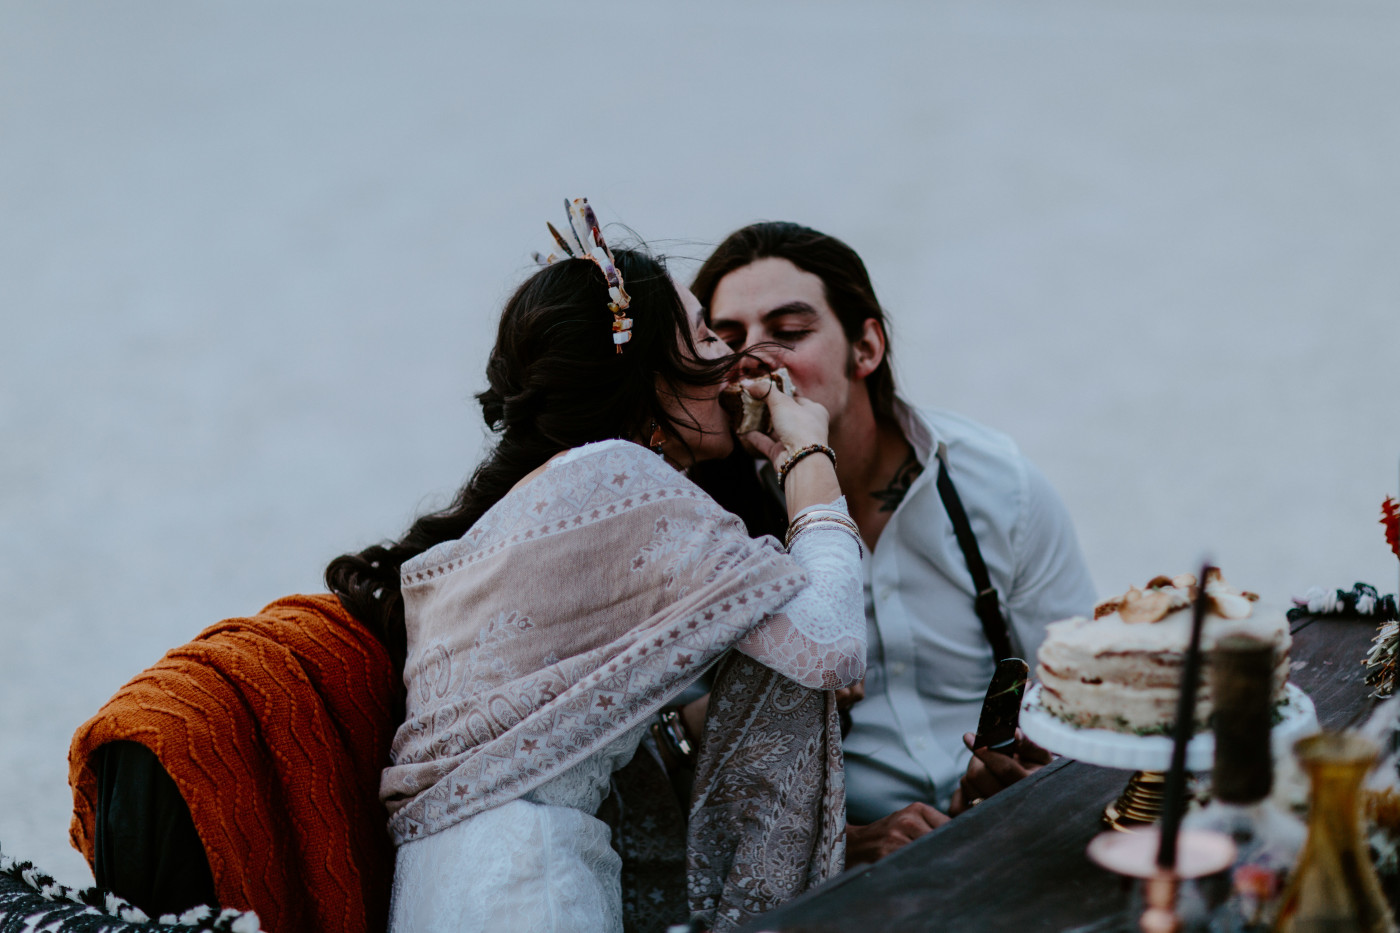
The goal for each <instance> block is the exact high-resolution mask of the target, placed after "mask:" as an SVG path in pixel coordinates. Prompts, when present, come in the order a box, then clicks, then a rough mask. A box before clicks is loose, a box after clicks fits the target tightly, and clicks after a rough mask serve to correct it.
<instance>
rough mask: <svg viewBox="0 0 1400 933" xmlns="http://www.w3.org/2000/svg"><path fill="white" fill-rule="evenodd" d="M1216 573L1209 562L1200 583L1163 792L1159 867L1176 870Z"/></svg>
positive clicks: (1197, 585) (1203, 567)
mask: <svg viewBox="0 0 1400 933" xmlns="http://www.w3.org/2000/svg"><path fill="white" fill-rule="evenodd" d="M1211 570H1212V567H1211V563H1210V561H1209V560H1206V561H1204V562H1203V563H1202V566H1201V575H1200V577H1199V578H1198V579H1197V580H1196V601H1195V603H1194V604H1193V605H1192V608H1191V642H1190V644H1189V645H1188V646H1187V648H1186V663H1185V664H1183V665H1182V666H1181V695H1180V696H1179V697H1177V702H1176V728H1175V729H1174V730H1173V732H1172V766H1171V769H1170V770H1169V771H1167V781H1166V786H1165V787H1164V788H1163V798H1164V799H1163V801H1162V835H1161V838H1160V841H1159V842H1158V844H1157V867H1159V868H1165V869H1168V870H1174V869H1175V868H1176V837H1177V835H1178V833H1179V832H1180V830H1181V818H1182V816H1184V815H1185V812H1186V746H1187V745H1188V744H1190V742H1191V734H1192V733H1193V732H1194V731H1195V729H1196V693H1197V691H1198V690H1199V689H1200V686H1201V628H1202V626H1203V625H1204V624H1205V620H1206V604H1207V602H1208V600H1207V599H1206V575H1207V574H1209V573H1210V571H1211Z"/></svg>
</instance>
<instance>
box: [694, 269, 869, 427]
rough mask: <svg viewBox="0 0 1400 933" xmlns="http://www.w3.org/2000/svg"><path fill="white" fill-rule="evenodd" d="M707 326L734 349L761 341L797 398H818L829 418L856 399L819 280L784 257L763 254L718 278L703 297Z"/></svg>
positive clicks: (848, 350)
mask: <svg viewBox="0 0 1400 933" xmlns="http://www.w3.org/2000/svg"><path fill="white" fill-rule="evenodd" d="M710 326H711V327H712V328H713V329H714V332H715V333H717V334H719V336H720V339H722V340H723V341H724V342H725V343H727V344H729V346H730V347H732V348H733V349H735V350H740V349H744V348H746V347H754V346H756V345H757V344H761V343H765V342H770V341H771V342H774V343H777V344H781V346H780V347H776V348H771V349H760V350H758V351H756V352H757V353H758V354H759V356H760V357H761V358H762V359H763V360H764V361H765V362H766V363H768V364H769V365H770V366H771V367H772V368H773V369H777V368H779V367H787V370H788V372H789V373H790V374H791V375H792V381H793V384H794V386H795V387H796V389H797V392H798V394H799V395H804V396H806V397H807V398H810V399H812V400H813V401H817V402H820V403H821V404H822V405H823V406H825V407H826V410H827V412H829V413H830V415H831V419H832V421H833V422H836V421H839V420H840V418H841V416H842V415H843V414H844V413H845V412H846V409H847V406H848V405H850V404H851V400H852V395H853V394H857V395H859V396H860V398H861V399H862V400H863V399H864V398H865V395H864V392H863V391H853V390H856V388H857V387H862V386H863V384H862V383H861V382H860V380H861V379H863V378H864V377H865V373H860V374H859V375H857V369H856V367H855V365H854V360H853V354H852V347H851V344H850V343H849V342H847V340H846V334H845V332H844V331H843V330H842V329H841V322H840V320H838V319H837V317H836V312H834V311H832V310H831V306H830V305H828V304H827V302H826V288H825V286H823V285H822V280H821V279H820V278H818V277H817V276H815V275H813V274H812V273H810V272H804V271H802V270H801V269H799V268H797V267H796V266H794V265H793V264H792V263H790V262H788V261H787V260H786V259H777V258H773V257H767V258H764V259H759V260H757V261H755V262H753V263H750V264H749V265H747V266H742V267H740V268H738V269H735V270H734V271H733V272H731V273H729V274H728V275H726V276H725V277H724V278H722V279H720V280H719V285H718V286H716V287H715V292H714V295H713V296H712V297H711V299H710Z"/></svg>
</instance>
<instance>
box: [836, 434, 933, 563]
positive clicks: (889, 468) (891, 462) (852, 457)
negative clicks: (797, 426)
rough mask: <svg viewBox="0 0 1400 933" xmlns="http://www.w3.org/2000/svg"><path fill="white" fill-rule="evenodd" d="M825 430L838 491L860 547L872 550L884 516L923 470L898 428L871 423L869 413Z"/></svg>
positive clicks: (890, 512) (882, 527)
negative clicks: (828, 432)
mask: <svg viewBox="0 0 1400 933" xmlns="http://www.w3.org/2000/svg"><path fill="white" fill-rule="evenodd" d="M851 414H854V417H850V415H851ZM831 427H832V432H831V446H832V447H833V448H834V449H835V450H836V456H837V460H838V461H839V462H838V465H837V470H836V475H837V479H839V480H840V482H841V491H842V492H844V493H845V495H846V502H847V504H848V505H849V506H850V510H851V517H852V518H854V519H855V521H856V524H857V525H858V526H859V527H860V531H861V536H862V537H863V538H864V539H865V543H866V546H867V547H869V548H870V549H871V550H874V549H875V544H876V542H877V541H879V539H880V533H881V532H882V531H884V529H885V525H886V524H888V523H889V520H890V516H892V515H893V514H894V510H895V509H896V508H898V507H899V503H900V502H902V501H903V500H904V495H905V493H907V492H908V490H909V486H910V485H911V484H912V483H913V482H914V480H915V479H917V478H918V476H919V474H920V473H921V472H923V468H922V467H921V466H920V464H919V462H918V460H917V458H915V456H914V448H913V447H912V446H911V445H910V444H909V441H908V440H907V439H906V438H905V436H904V432H903V431H902V430H901V429H900V427H899V425H898V424H897V423H895V422H894V421H893V420H892V419H885V418H876V417H875V413H874V411H873V410H870V409H866V410H864V411H861V410H859V409H857V411H856V412H854V413H848V416H847V417H844V418H842V419H841V420H840V421H839V422H837V423H833V424H832V426H831Z"/></svg>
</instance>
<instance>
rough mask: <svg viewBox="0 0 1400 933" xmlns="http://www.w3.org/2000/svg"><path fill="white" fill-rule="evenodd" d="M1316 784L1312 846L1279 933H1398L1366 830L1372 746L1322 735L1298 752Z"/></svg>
mask: <svg viewBox="0 0 1400 933" xmlns="http://www.w3.org/2000/svg"><path fill="white" fill-rule="evenodd" d="M1295 750H1296V752H1297V755H1298V762H1299V764H1301V765H1302V767H1303V769H1304V770H1305V771H1306V772H1307V773H1308V778H1309V780H1310V781H1311V783H1312V809H1311V810H1310V811H1309V813H1308V839H1307V843H1306V844H1305V845H1304V846H1303V851H1302V854H1301V855H1300V856H1299V858H1298V865H1297V867H1296V868H1295V869H1294V871H1293V877H1292V879H1291V880H1290V881H1289V883H1288V889H1287V891H1285V892H1284V896H1283V899H1282V901H1281V902H1280V905H1279V916H1278V925H1277V926H1276V927H1275V928H1274V929H1275V930H1276V931H1279V933H1323V931H1329V933H1330V931H1333V930H1348V931H1352V930H1354V931H1358V933H1394V931H1395V919H1394V917H1393V916H1392V915H1391V912H1390V905H1389V904H1388V903H1386V900H1385V895H1384V894H1383V893H1382V891H1381V885H1380V879H1379V878H1377V877H1376V869H1375V866H1374V865H1372V864H1371V853H1370V850H1369V849H1368V848H1367V846H1366V837H1365V834H1364V833H1363V832H1362V828H1361V802H1362V801H1361V782H1362V781H1363V780H1365V778H1366V773H1367V772H1368V771H1370V770H1371V766H1372V765H1373V764H1375V761H1376V755H1377V753H1378V749H1377V748H1376V745H1375V743H1374V742H1371V741H1370V740H1369V739H1364V738H1362V737H1361V736H1359V735H1355V734H1352V733H1345V732H1342V733H1326V732H1324V733H1322V734H1321V735H1314V736H1310V737H1308V738H1306V739H1301V740H1300V741H1299V742H1298V744H1297V745H1296V746H1295Z"/></svg>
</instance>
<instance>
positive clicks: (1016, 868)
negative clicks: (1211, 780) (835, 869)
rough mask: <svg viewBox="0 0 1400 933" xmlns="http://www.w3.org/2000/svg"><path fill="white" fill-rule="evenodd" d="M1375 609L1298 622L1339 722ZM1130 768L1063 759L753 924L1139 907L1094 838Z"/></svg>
mask: <svg viewBox="0 0 1400 933" xmlns="http://www.w3.org/2000/svg"><path fill="white" fill-rule="evenodd" d="M1374 634H1375V625H1374V623H1373V622H1372V621H1370V620H1367V619H1355V618H1337V617H1324V618H1316V617H1305V618H1303V619H1301V620H1298V621H1296V622H1294V624H1293V649H1292V652H1291V657H1292V659H1293V663H1292V666H1293V671H1292V675H1291V677H1292V680H1293V682H1294V683H1295V684H1297V685H1298V686H1299V687H1301V688H1302V689H1303V690H1304V691H1305V692H1307V693H1308V695H1309V696H1311V697H1312V699H1313V702H1314V704H1315V705H1316V707H1317V716H1318V720H1319V721H1320V722H1321V724H1322V726H1323V727H1324V728H1327V729H1340V728H1344V727H1346V726H1350V725H1354V724H1356V723H1357V722H1358V721H1360V720H1362V719H1364V718H1365V716H1366V715H1367V714H1368V713H1369V711H1370V710H1371V708H1372V706H1373V705H1374V703H1375V701H1374V700H1371V699H1369V698H1368V697H1367V693H1368V690H1367V688H1366V686H1365V683H1364V682H1363V676H1364V671H1363V669H1362V667H1361V663H1360V661H1361V658H1363V657H1364V656H1365V654H1366V651H1367V649H1368V647H1369V645H1370V641H1371V637H1372V636H1373V635H1374ZM1130 776H1131V772H1129V771H1118V770H1114V769H1111V768H1100V767H1096V766H1094V765H1087V764H1083V763H1081V762H1078V761H1071V760H1069V759H1063V758H1062V759H1059V760H1057V761H1055V762H1053V763H1052V764H1050V765H1047V766H1046V767H1045V768H1042V769H1041V770H1040V771H1038V772H1036V773H1035V774H1033V775H1031V776H1030V777H1029V778H1027V779H1026V780H1024V781H1022V782H1020V783H1019V784H1017V785H1015V786H1014V787H1011V788H1008V789H1007V790H1004V791H1002V792H1001V793H1000V794H997V795H996V796H995V797H990V798H988V799H987V800H986V801H985V802H984V803H982V804H981V805H979V806H978V807H977V808H976V809H974V810H970V811H968V812H967V813H965V814H963V815H962V816H960V817H958V818H957V819H955V820H953V821H952V822H950V823H948V824H947V825H946V826H943V827H942V828H940V829H937V830H935V831H933V832H931V833H929V834H928V835H927V836H924V837H923V838H921V839H918V840H916V841H915V842H913V843H912V844H910V845H908V846H906V847H905V848H903V849H901V850H900V851H898V852H896V853H894V854H893V855H891V856H889V857H887V858H885V859H884V860H882V861H881V862H879V863H878V864H876V865H873V866H863V867H860V868H855V869H852V870H851V871H848V872H846V873H845V874H843V875H840V876H839V877H837V878H834V879H832V880H831V881H830V882H829V883H827V884H825V885H823V886H822V887H821V888H819V889H817V890H815V891H811V892H809V893H807V894H805V895H803V896H802V897H799V898H797V899H795V900H793V901H791V902H790V903H788V904H786V905H784V906H783V907H781V908H779V909H778V910H775V911H773V912H771V913H769V914H767V915H765V916H764V917H762V918H760V919H759V920H758V921H757V922H755V923H753V924H751V925H750V926H749V927H747V928H746V929H747V930H751V931H759V930H781V931H790V933H799V931H801V933H808V931H810V933H819V931H838V930H839V931H860V933H876V931H880V933H883V931H897V930H939V931H945V930H1016V931H1032V930H1069V929H1073V928H1074V927H1077V926H1082V925H1087V924H1091V923H1094V922H1095V921H1098V920H1101V919H1102V918H1104V917H1107V916H1110V915H1112V914H1114V913H1115V912H1121V911H1124V910H1126V909H1127V899H1128V890H1127V887H1126V885H1125V884H1124V883H1123V881H1122V880H1121V879H1120V878H1118V877H1116V876H1114V875H1111V874H1109V873H1108V872H1105V871H1104V870H1102V869H1100V868H1098V867H1097V866H1095V865H1094V864H1093V863H1092V862H1090V861H1089V860H1088V858H1087V857H1086V856H1085V854H1084V850H1085V847H1086V846H1088V844H1089V840H1090V839H1092V838H1093V837H1094V836H1095V835H1096V834H1097V833H1099V832H1100V831H1101V829H1102V827H1101V825H1100V823H1099V817H1100V815H1101V814H1102V812H1103V808H1104V806H1106V805H1107V804H1108V803H1109V802H1110V801H1112V800H1113V799H1114V798H1115V797H1117V796H1118V795H1119V794H1120V793H1122V791H1123V788H1124V786H1125V785H1126V784H1127V782H1128V778H1129V777H1130Z"/></svg>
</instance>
